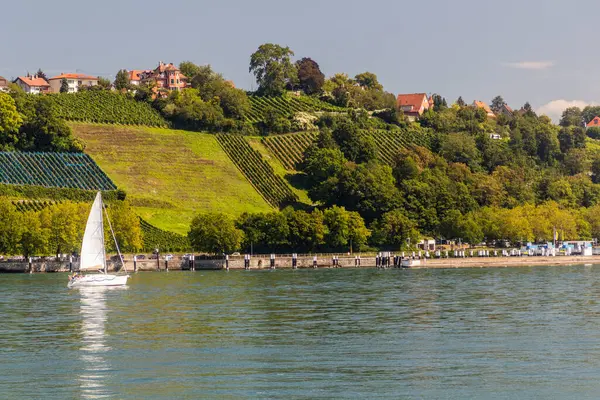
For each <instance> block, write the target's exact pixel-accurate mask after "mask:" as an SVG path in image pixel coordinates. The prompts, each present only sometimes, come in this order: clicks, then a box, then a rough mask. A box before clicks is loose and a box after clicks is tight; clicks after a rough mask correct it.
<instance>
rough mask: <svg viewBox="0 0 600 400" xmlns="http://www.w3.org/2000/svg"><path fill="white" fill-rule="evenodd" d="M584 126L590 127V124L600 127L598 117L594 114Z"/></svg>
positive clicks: (599, 118)
mask: <svg viewBox="0 0 600 400" xmlns="http://www.w3.org/2000/svg"><path fill="white" fill-rule="evenodd" d="M585 126H586V128H590V127H592V126H596V127H600V117H598V116H595V117H594V119H593V120H591V121H590V122H588V123H587V124H586V125H585Z"/></svg>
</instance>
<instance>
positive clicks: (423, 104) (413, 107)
mask: <svg viewBox="0 0 600 400" xmlns="http://www.w3.org/2000/svg"><path fill="white" fill-rule="evenodd" d="M430 106H431V102H430V101H429V98H428V97H427V94H425V93H410V94H399V95H398V99H397V100H396V107H397V109H398V111H402V112H403V113H404V115H406V116H407V117H408V119H409V120H412V121H414V120H415V119H416V118H418V117H420V116H421V115H423V113H424V112H425V110H427V109H429V107H430Z"/></svg>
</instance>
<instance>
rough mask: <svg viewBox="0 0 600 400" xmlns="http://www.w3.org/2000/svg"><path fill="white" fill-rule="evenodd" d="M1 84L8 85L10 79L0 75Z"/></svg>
mask: <svg viewBox="0 0 600 400" xmlns="http://www.w3.org/2000/svg"><path fill="white" fill-rule="evenodd" d="M0 86H8V79H6V78H5V77H3V76H0Z"/></svg>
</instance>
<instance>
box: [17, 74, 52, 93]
mask: <svg viewBox="0 0 600 400" xmlns="http://www.w3.org/2000/svg"><path fill="white" fill-rule="evenodd" d="M14 83H16V84H17V85H18V86H19V87H20V88H21V89H23V91H25V93H30V94H40V93H48V91H49V90H50V84H49V83H48V82H46V80H45V79H44V78H40V77H39V76H37V75H33V76H31V75H27V76H19V77H18V78H17V79H15V80H14Z"/></svg>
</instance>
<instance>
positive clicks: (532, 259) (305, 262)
mask: <svg viewBox="0 0 600 400" xmlns="http://www.w3.org/2000/svg"><path fill="white" fill-rule="evenodd" d="M333 260H334V258H333V257H323V256H321V257H319V258H318V259H317V260H316V261H315V260H314V258H313V257H302V258H300V257H299V258H298V259H297V261H296V268H298V269H315V266H314V265H315V264H314V263H315V262H316V264H317V266H316V268H317V269H319V268H321V269H322V268H327V269H330V268H382V267H378V266H377V263H376V260H375V257H373V256H366V257H361V258H360V263H359V265H357V258H356V257H355V256H354V255H352V256H339V257H338V256H336V257H335V263H334V261H333ZM585 264H600V255H594V256H554V257H551V256H512V257H465V258H429V259H422V260H421V265H416V266H412V267H408V268H404V269H457V268H521V267H538V266H561V265H565V266H566V265H585ZM73 267H74V268H73V270H77V265H76V264H75V265H73ZM114 267H115V266H114V264H113V263H109V271H114V270H115V268H114ZM125 267H126V270H127V271H128V272H130V273H133V272H137V271H140V272H151V271H155V272H158V271H168V270H172V271H180V270H191V263H190V262H188V261H182V260H178V261H173V262H169V263H165V262H164V261H162V260H161V261H160V263H157V262H156V261H153V260H149V261H144V262H141V261H138V262H137V268H136V269H134V264H133V262H132V261H130V260H127V261H125ZM385 268H390V269H391V268H394V267H393V265H389V266H386V267H385ZM396 268H400V267H396ZM228 269H231V270H244V269H245V263H244V258H243V256H242V257H232V258H230V259H229V260H227V261H225V260H224V259H213V260H199V259H198V260H196V261H195V270H198V271H207V270H216V271H219V270H228ZM248 269H249V270H268V269H293V267H292V258H291V257H279V258H276V259H274V260H273V268H272V267H271V260H270V258H267V257H265V256H254V257H253V258H252V259H251V260H250V262H249V268H248ZM69 271H70V267H69V263H68V262H39V263H36V262H32V263H31V264H29V263H27V262H0V273H52V272H69Z"/></svg>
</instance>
